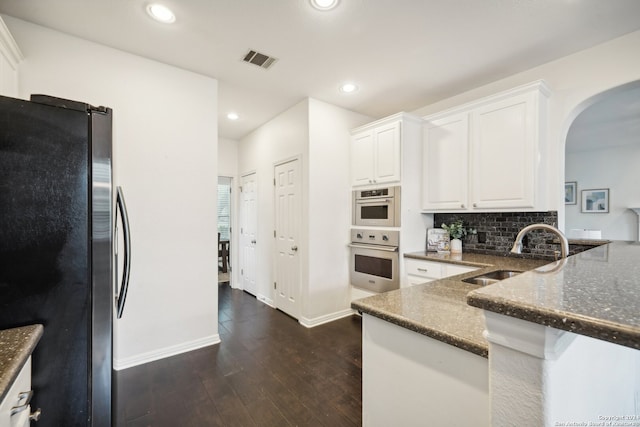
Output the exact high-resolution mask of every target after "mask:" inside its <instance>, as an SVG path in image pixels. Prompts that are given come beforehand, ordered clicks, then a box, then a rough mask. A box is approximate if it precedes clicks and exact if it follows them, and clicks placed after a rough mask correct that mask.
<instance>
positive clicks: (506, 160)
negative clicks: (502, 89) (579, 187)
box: [470, 93, 539, 209]
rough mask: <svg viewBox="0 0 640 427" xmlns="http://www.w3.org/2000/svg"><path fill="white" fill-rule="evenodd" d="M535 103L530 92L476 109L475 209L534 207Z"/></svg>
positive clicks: (473, 155) (473, 137)
mask: <svg viewBox="0 0 640 427" xmlns="http://www.w3.org/2000/svg"><path fill="white" fill-rule="evenodd" d="M535 106H536V102H535V99H534V94H532V93H530V94H524V95H519V96H515V97H512V98H509V99H506V100H503V101H498V102H494V103H491V104H489V105H486V106H483V107H479V108H477V109H475V110H473V111H472V113H471V114H472V116H471V117H472V118H471V120H472V123H473V126H472V133H471V147H472V148H471V150H472V151H471V158H472V166H471V177H472V179H471V180H470V187H471V188H470V192H471V199H472V203H473V208H479V209H482V208H532V207H534V191H535V188H534V171H535V166H536V165H535V163H536V162H537V161H539V160H538V159H537V158H536V144H535V141H536V138H537V129H536V122H537V121H536V109H535Z"/></svg>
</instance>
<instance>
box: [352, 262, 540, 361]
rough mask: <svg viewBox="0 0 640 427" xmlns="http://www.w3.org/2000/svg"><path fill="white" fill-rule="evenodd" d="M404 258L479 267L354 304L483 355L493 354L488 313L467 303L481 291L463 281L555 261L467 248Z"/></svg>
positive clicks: (364, 310) (390, 320) (357, 307)
mask: <svg viewBox="0 0 640 427" xmlns="http://www.w3.org/2000/svg"><path fill="white" fill-rule="evenodd" d="M404 256H405V258H415V259H423V260H428V261H439V262H446V263H452V264H458V265H467V266H472V267H477V268H479V269H478V270H475V271H473V272H469V273H464V274H460V275H457V276H452V277H448V278H445V279H440V280H436V281H433V282H429V283H425V284H423V285H417V286H412V287H408V288H401V289H398V290H395V291H391V292H385V293H382V294H378V295H374V296H371V297H368V298H364V299H360V300H356V301H353V302H352V303H351V307H352V308H354V309H356V310H358V311H360V312H362V313H366V314H369V315H372V316H375V317H378V318H380V319H383V320H386V321H388V322H391V323H394V324H396V325H399V326H402V327H404V328H407V329H409V330H412V331H414V332H417V333H420V334H422V335H426V336H428V337H431V338H434V339H437V340H440V341H442V342H445V343H447V344H451V345H453V346H456V347H459V348H461V349H463V350H467V351H470V352H472V353H475V354H477V355H480V356H482V357H487V356H488V347H489V346H488V343H487V340H486V339H485V338H484V336H483V335H482V333H483V331H484V328H485V321H484V312H483V310H480V309H478V308H475V307H471V306H469V305H468V304H467V294H468V293H469V292H471V291H473V290H476V289H478V286H477V285H472V284H469V283H465V282H463V281H462V279H466V278H467V277H472V276H477V275H478V274H481V273H488V272H490V271H494V270H505V269H508V270H517V271H527V270H531V269H534V268H536V267H540V266H542V265H545V264H548V263H549V261H547V260H534V259H523V258H515V257H507V256H496V255H486V254H476V253H467V252H465V253H462V254H460V255H450V254H438V253H433V252H424V251H422V252H412V253H406V254H404Z"/></svg>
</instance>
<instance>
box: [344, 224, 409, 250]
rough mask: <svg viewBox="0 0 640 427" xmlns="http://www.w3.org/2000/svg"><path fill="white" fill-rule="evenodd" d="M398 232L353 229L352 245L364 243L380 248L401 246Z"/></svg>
mask: <svg viewBox="0 0 640 427" xmlns="http://www.w3.org/2000/svg"><path fill="white" fill-rule="evenodd" d="M399 241H400V232H399V231H398V230H380V229H378V230H373V229H365V228H352V229H351V243H363V244H369V245H380V246H399Z"/></svg>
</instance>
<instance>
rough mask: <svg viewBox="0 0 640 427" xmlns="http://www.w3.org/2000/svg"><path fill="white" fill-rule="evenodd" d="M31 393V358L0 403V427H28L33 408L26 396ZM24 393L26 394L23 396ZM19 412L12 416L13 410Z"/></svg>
mask: <svg viewBox="0 0 640 427" xmlns="http://www.w3.org/2000/svg"><path fill="white" fill-rule="evenodd" d="M29 391H31V357H29V358H28V359H27V361H26V362H25V364H24V366H23V367H22V369H21V370H20V372H19V373H18V376H17V377H16V379H15V380H14V382H13V385H12V386H11V388H9V391H8V392H7V394H6V396H5V398H4V400H3V401H2V402H0V427H28V426H29V425H30V421H29V415H31V406H30V405H29V403H28V400H30V398H27V397H25V395H26V394H27V393H28V392H29ZM23 393H24V394H23ZM14 408H15V410H17V412H16V413H15V414H13V415H11V412H12V410H14Z"/></svg>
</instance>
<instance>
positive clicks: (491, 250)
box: [434, 211, 584, 259]
mask: <svg viewBox="0 0 640 427" xmlns="http://www.w3.org/2000/svg"><path fill="white" fill-rule="evenodd" d="M456 219H462V220H463V221H464V225H465V227H467V228H475V229H476V230H477V231H478V234H476V235H468V236H467V237H466V238H465V239H464V240H463V252H464V251H465V250H468V251H470V252H479V253H487V254H492V255H506V254H507V253H509V251H510V250H511V248H512V247H513V242H514V241H515V239H516V235H517V234H518V232H519V231H520V230H521V229H522V228H524V227H526V226H527V225H529V224H538V223H544V224H549V225H553V226H557V225H558V212H556V211H549V212H490V213H437V214H435V216H434V226H435V227H440V225H441V224H442V223H443V222H444V223H446V224H450V223H452V222H453V221H455V220H456ZM523 243H524V245H523V249H522V254H523V256H524V257H536V258H540V257H543V258H549V259H553V258H554V257H555V252H556V251H559V250H560V245H559V244H558V243H557V238H556V236H555V235H554V234H553V233H549V232H546V231H542V230H535V231H532V232H530V233H528V234H527V235H526V236H525V239H524V241H523ZM571 249H572V251H571V252H574V251H575V252H580V251H581V250H584V248H577V247H576V248H574V247H573V246H572V247H571Z"/></svg>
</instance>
